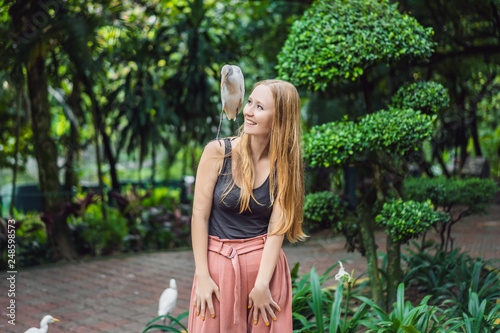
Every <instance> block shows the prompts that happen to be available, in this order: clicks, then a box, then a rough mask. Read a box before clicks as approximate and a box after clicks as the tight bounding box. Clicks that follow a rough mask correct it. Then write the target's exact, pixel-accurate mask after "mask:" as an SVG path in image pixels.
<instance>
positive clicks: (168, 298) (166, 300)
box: [158, 279, 177, 323]
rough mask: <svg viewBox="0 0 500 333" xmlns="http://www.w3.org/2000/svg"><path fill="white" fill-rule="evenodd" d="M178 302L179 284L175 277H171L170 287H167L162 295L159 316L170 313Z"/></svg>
mask: <svg viewBox="0 0 500 333" xmlns="http://www.w3.org/2000/svg"><path fill="white" fill-rule="evenodd" d="M176 302H177V284H176V283H175V279H170V287H169V288H167V289H165V290H164V291H163V292H162V293H161V296H160V303H159V305H158V316H165V315H170V314H171V313H172V310H173V309H174V308H175V303H176ZM163 323H165V318H163Z"/></svg>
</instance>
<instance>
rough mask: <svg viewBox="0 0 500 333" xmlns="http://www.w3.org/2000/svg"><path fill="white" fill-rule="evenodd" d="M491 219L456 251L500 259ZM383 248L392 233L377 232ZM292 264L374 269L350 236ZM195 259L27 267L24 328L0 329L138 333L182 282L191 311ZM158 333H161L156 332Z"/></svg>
mask: <svg viewBox="0 0 500 333" xmlns="http://www.w3.org/2000/svg"><path fill="white" fill-rule="evenodd" d="M489 213H490V215H484V216H474V217H468V218H466V219H464V220H463V221H460V222H459V223H458V224H457V225H456V226H455V229H454V231H453V236H454V238H455V244H456V246H460V247H461V248H462V249H463V250H467V251H470V254H471V255H473V256H477V255H479V254H481V256H482V257H483V258H486V259H491V258H500V240H499V238H500V202H497V204H496V205H495V206H493V207H492V208H491V209H489ZM377 242H378V244H379V246H380V249H384V248H385V236H384V235H383V234H382V233H377ZM285 252H286V254H287V257H288V261H289V264H290V267H292V266H293V265H294V264H295V263H296V262H299V261H300V262H301V270H300V273H306V272H308V271H310V269H311V267H312V266H313V265H314V266H315V267H316V268H317V270H318V273H319V274H322V273H323V272H324V271H325V270H326V269H327V268H328V267H330V266H331V265H333V264H334V263H336V262H337V261H338V260H341V259H342V260H343V262H344V265H345V266H346V268H347V270H348V271H351V270H352V269H355V273H356V275H359V274H361V273H363V272H365V270H366V264H365V261H364V258H362V257H361V256H360V255H359V254H353V253H347V252H345V250H344V239H343V237H342V236H341V237H330V238H328V237H326V238H319V237H314V238H311V239H309V240H308V241H306V242H304V243H302V244H299V245H286V246H285ZM193 273H194V262H193V257H192V253H191V252H190V251H179V252H160V253H147V254H146V253H145V254H137V255H131V256H123V257H114V258H105V259H96V260H92V261H88V262H81V263H71V264H61V265H54V266H45V267H38V268H30V269H20V270H19V272H18V274H17V281H16V298H15V300H16V326H15V327H14V326H12V325H9V324H8V323H7V319H8V318H7V317H5V316H4V315H2V316H0V332H5V333H11V332H15V333H23V332H24V331H25V330H26V329H28V328H29V327H31V326H36V327H39V326H38V325H39V322H40V319H41V318H42V317H43V316H44V315H45V314H51V315H52V316H54V317H56V318H58V319H60V320H61V321H60V322H58V323H54V324H51V325H50V326H49V330H48V332H49V333H59V332H82V333H94V332H96V333H97V332H108V333H118V332H120V333H138V332H142V330H143V329H144V327H145V324H146V323H147V322H148V321H149V320H150V319H152V318H154V317H156V311H157V307H158V298H159V296H160V294H161V292H162V291H163V290H164V289H165V288H167V287H168V281H169V279H170V278H175V279H176V280H177V286H178V289H179V299H178V302H177V307H176V309H175V311H174V315H179V314H181V313H183V312H184V311H186V310H187V308H188V299H189V293H190V289H191V282H192V276H193ZM0 277H1V282H0V292H1V294H0V309H1V310H2V311H6V307H7V305H8V302H9V299H8V298H7V289H8V283H7V280H6V278H7V275H6V273H5V272H1V273H0ZM151 332H153V331H151ZM157 332H159V331H157Z"/></svg>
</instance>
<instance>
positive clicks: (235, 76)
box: [216, 65, 245, 140]
mask: <svg viewBox="0 0 500 333" xmlns="http://www.w3.org/2000/svg"><path fill="white" fill-rule="evenodd" d="M220 74H221V82H220V97H221V101H222V111H221V113H220V121H219V129H218V130H217V138H216V140H218V139H219V135H220V126H221V124H222V119H223V118H224V117H223V112H226V115H227V119H229V120H232V119H234V118H236V122H237V123H238V127H240V124H239V121H238V113H239V112H240V110H241V106H242V105H243V99H244V98H245V78H244V77H243V73H242V71H241V69H240V68H239V67H238V66H234V65H224V66H223V67H222V70H221V72H220Z"/></svg>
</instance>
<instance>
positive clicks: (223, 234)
mask: <svg viewBox="0 0 500 333" xmlns="http://www.w3.org/2000/svg"><path fill="white" fill-rule="evenodd" d="M224 144H225V157H224V162H223V164H222V170H221V173H220V175H219V176H218V177H217V183H216V184H215V188H214V195H213V201H212V211H211V213H210V220H209V226H208V234H209V235H211V236H217V237H219V238H221V239H244V238H252V237H256V236H260V235H264V234H265V233H267V227H268V225H269V219H270V218H271V213H272V211H273V207H272V206H271V197H270V194H269V176H268V177H267V179H266V181H265V182H264V184H262V185H261V186H259V187H258V188H256V189H254V190H253V195H254V197H255V199H256V200H257V202H258V203H257V202H255V200H253V199H252V198H250V209H251V212H250V211H248V210H246V211H244V212H243V213H241V214H240V203H239V198H240V191H241V190H240V188H239V187H238V186H236V184H235V185H234V186H233V188H232V190H231V192H229V194H228V195H227V196H226V197H225V198H224V201H222V202H221V198H222V197H223V194H224V193H225V192H226V191H227V189H228V186H229V187H230V186H231V185H232V181H233V176H232V171H231V155H230V153H231V141H230V139H224Z"/></svg>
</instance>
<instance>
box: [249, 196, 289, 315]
mask: <svg viewBox="0 0 500 333" xmlns="http://www.w3.org/2000/svg"><path fill="white" fill-rule="evenodd" d="M280 215H281V207H280V205H279V203H278V202H275V204H274V207H273V213H272V214H271V222H270V223H269V227H268V230H267V232H268V235H270V234H272V231H273V228H274V226H275V222H273V221H278V220H279V217H280ZM283 239H284V235H273V236H268V237H267V240H266V244H264V250H263V252H262V259H261V261H260V266H259V272H258V273H257V278H256V280H255V285H254V287H253V289H252V291H251V292H250V294H249V296H248V298H249V303H248V306H249V307H251V306H252V305H253V306H254V310H253V320H254V323H257V320H258V316H259V311H260V313H261V314H262V318H263V319H264V322H265V323H266V325H269V319H268V316H267V313H269V314H270V315H271V317H272V318H273V319H274V320H276V315H275V314H274V311H273V310H272V308H271V305H272V306H273V307H274V308H275V309H277V310H278V311H281V309H280V307H279V306H278V304H276V302H274V300H273V299H272V297H271V291H270V290H269V283H270V282H271V278H272V277H273V274H274V269H275V268H276V263H277V262H278V258H279V256H280V251H281V246H282V245H283Z"/></svg>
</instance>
